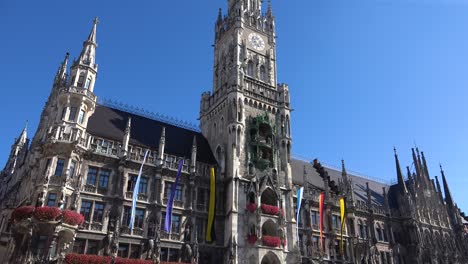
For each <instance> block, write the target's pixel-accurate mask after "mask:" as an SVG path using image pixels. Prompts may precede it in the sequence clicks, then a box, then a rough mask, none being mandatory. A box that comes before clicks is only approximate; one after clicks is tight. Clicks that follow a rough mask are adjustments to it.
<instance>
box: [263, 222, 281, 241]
mask: <svg viewBox="0 0 468 264" xmlns="http://www.w3.org/2000/svg"><path fill="white" fill-rule="evenodd" d="M262 236H272V237H277V236H278V225H277V224H275V222H273V220H271V219H268V220H267V221H265V223H263V225H262Z"/></svg>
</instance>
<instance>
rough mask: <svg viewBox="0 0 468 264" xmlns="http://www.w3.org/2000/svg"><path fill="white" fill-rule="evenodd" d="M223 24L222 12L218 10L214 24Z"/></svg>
mask: <svg viewBox="0 0 468 264" xmlns="http://www.w3.org/2000/svg"><path fill="white" fill-rule="evenodd" d="M221 23H223V11H222V9H221V8H219V9H218V19H216V24H218V25H219V24H221Z"/></svg>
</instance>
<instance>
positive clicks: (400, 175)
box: [393, 148, 408, 194]
mask: <svg viewBox="0 0 468 264" xmlns="http://www.w3.org/2000/svg"><path fill="white" fill-rule="evenodd" d="M393 151H394V152H395V164H396V171H397V177H398V187H399V190H400V192H401V193H402V194H406V193H408V190H407V189H406V184H405V179H404V178H403V173H402V172H401V167H400V161H399V160H398V154H397V151H396V148H393Z"/></svg>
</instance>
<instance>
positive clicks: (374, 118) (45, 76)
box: [0, 0, 468, 210]
mask: <svg viewBox="0 0 468 264" xmlns="http://www.w3.org/2000/svg"><path fill="white" fill-rule="evenodd" d="M226 2H227V0H216V1H213V0H210V1H208V0H203V1H188V0H186V1H112V3H111V4H110V2H108V1H79V2H68V1H62V2H60V3H59V2H57V1H29V2H28V3H25V1H7V0H3V1H1V0H0V34H1V35H2V37H1V39H2V40H1V41H0V51H1V54H2V57H1V63H0V80H1V87H2V101H3V106H2V111H0V122H1V123H2V124H3V126H2V128H1V135H2V137H1V140H0V161H1V163H2V165H1V166H3V164H4V162H5V161H6V159H7V155H8V152H9V149H10V145H11V143H12V142H13V139H14V138H15V137H17V136H18V134H19V133H20V130H21V129H22V127H23V126H24V123H25V121H26V120H29V131H30V136H32V133H33V132H34V131H35V129H36V126H37V122H38V120H39V115H40V111H41V109H42V107H43V105H44V103H45V100H46V98H47V96H48V94H49V92H50V88H51V84H52V80H53V78H54V74H55V72H56V70H57V68H58V66H59V63H60V62H61V60H62V59H63V56H64V54H65V52H66V51H70V53H71V57H72V58H73V57H77V56H78V55H79V52H80V50H81V45H82V41H83V40H84V39H85V38H86V36H87V35H88V33H89V30H90V28H91V25H92V18H93V17H95V16H99V18H100V21H101V23H100V24H99V25H98V32H97V40H98V44H99V47H98V50H97V62H98V64H99V76H98V80H97V82H96V87H95V93H96V94H97V95H98V96H99V97H104V98H110V99H116V100H119V101H121V102H125V103H128V104H131V105H135V106H139V107H143V108H145V109H148V110H150V111H154V112H160V113H163V114H167V115H170V116H174V117H177V118H180V119H183V120H187V121H191V122H194V123H195V122H197V120H196V119H197V117H198V112H199V102H200V94H201V93H202V92H203V91H205V90H210V89H211V81H212V62H213V49H212V47H211V45H212V44H213V39H214V33H213V28H214V21H215V19H216V16H217V9H218V8H219V7H222V8H223V10H225V6H226ZM273 10H274V14H275V15H276V18H277V34H278V40H277V43H278V76H279V81H280V82H285V83H288V84H289V85H290V91H291V100H292V107H293V108H294V112H293V116H292V118H293V124H292V125H293V128H292V129H293V137H294V138H293V140H294V141H293V153H295V154H297V155H301V156H305V157H310V158H315V157H318V158H319V159H320V160H321V161H323V162H325V163H328V164H340V160H341V158H344V159H345V161H346V164H347V167H348V168H349V169H350V170H354V171H358V172H360V173H362V174H366V175H370V176H373V177H378V178H383V179H387V180H393V179H395V178H396V174H395V164H394V161H393V146H396V147H397V149H398V151H399V154H400V160H401V162H402V165H403V166H406V165H411V160H410V156H411V155H410V154H411V150H410V148H411V147H413V146H414V145H415V144H417V145H418V146H419V148H420V149H421V150H423V151H425V153H426V156H427V158H428V163H429V168H430V174H431V176H434V175H440V172H439V169H438V164H439V162H441V163H442V164H443V165H444V168H445V171H446V175H447V177H448V181H449V184H450V187H451V191H452V194H453V196H454V197H455V199H456V202H458V204H459V205H460V207H461V208H462V209H464V210H468V200H467V199H466V195H464V188H466V186H467V181H468V177H467V176H468V175H467V174H468V172H467V170H466V167H467V166H468V165H466V164H467V162H466V159H467V157H468V155H467V152H466V151H467V150H468V139H467V135H468V124H467V118H466V114H467V113H468V109H467V108H468V104H467V103H466V101H467V98H468V92H467V90H468V89H467V88H468V74H467V72H468V16H466V14H467V13H468V2H466V1H461V0H460V1H456V0H443V1H442V0H439V1H434V0H393V1H387V0H353V1H347V0H341V1H337V0H313V1H311V0H294V1H286V0H273Z"/></svg>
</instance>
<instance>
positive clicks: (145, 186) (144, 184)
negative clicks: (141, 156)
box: [138, 177, 148, 194]
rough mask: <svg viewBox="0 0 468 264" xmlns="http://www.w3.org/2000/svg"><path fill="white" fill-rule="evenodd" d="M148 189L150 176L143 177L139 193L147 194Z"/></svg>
mask: <svg viewBox="0 0 468 264" xmlns="http://www.w3.org/2000/svg"><path fill="white" fill-rule="evenodd" d="M147 189H148V178H146V177H141V178H140V185H139V186H138V193H142V194H146V190H147Z"/></svg>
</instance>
